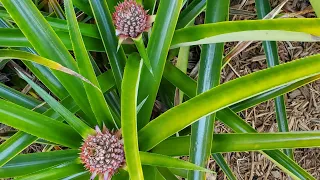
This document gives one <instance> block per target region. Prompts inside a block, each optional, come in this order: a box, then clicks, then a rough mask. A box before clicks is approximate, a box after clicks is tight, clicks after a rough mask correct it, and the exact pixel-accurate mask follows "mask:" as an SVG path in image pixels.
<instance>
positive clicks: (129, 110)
mask: <svg viewBox="0 0 320 180" xmlns="http://www.w3.org/2000/svg"><path fill="white" fill-rule="evenodd" d="M140 59H141V57H140V56H139V55H138V54H137V53H135V54H132V55H130V56H129V57H128V60H127V64H126V67H125V70H124V77H123V81H122V89H121V112H122V114H121V125H122V126H121V127H122V135H123V141H124V152H125V154H126V163H127V167H128V171H129V175H130V179H133V180H143V179H144V177H143V172H142V167H141V161H140V155H139V145H138V133H137V131H138V130H137V94H138V87H139V78H140V73H141V68H142V64H143V62H142V61H140Z"/></svg>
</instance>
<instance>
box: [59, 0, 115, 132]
mask: <svg viewBox="0 0 320 180" xmlns="http://www.w3.org/2000/svg"><path fill="white" fill-rule="evenodd" d="M64 5H65V10H66V16H67V22H68V26H69V30H70V37H71V42H72V45H73V49H74V54H75V57H76V59H77V63H78V68H79V72H80V73H81V74H82V75H83V76H84V77H86V78H87V79H88V80H89V81H91V82H92V83H93V84H94V85H95V86H97V87H98V88H99V89H96V88H95V87H93V86H91V85H90V84H87V83H84V84H83V85H84V87H85V90H86V94H87V96H88V100H89V103H90V105H91V109H92V111H93V113H94V114H95V117H96V119H97V121H98V122H97V123H98V125H99V126H100V127H102V124H103V123H105V125H107V127H108V128H109V129H112V128H114V127H115V126H116V127H117V125H116V123H115V121H114V119H113V117H112V114H111V112H110V109H109V107H108V105H107V103H106V101H105V99H104V96H103V93H102V91H101V90H100V85H99V83H98V80H97V78H96V75H95V72H94V70H93V67H92V64H91V62H90V58H89V55H88V52H87V50H86V47H85V44H84V43H83V40H82V36H81V33H80V30H79V26H78V23H77V18H76V15H75V12H74V10H73V4H72V1H71V0H66V1H65V2H64Z"/></svg>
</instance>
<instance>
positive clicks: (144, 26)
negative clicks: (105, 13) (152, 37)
mask: <svg viewBox="0 0 320 180" xmlns="http://www.w3.org/2000/svg"><path fill="white" fill-rule="evenodd" d="M115 9H116V11H115V12H114V13H113V16H112V17H113V22H114V24H115V26H116V32H117V35H118V36H119V38H120V39H122V40H124V39H126V38H137V37H138V36H139V35H140V34H141V33H143V32H146V31H148V30H149V29H150V27H151V24H152V22H153V18H152V16H150V15H148V14H147V12H148V11H145V10H144V9H143V7H142V6H141V5H139V4H137V3H136V2H135V1H134V0H125V1H124V2H122V3H119V4H118V6H116V7H115Z"/></svg>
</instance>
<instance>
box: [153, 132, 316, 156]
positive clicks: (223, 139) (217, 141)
mask: <svg viewBox="0 0 320 180" xmlns="http://www.w3.org/2000/svg"><path fill="white" fill-rule="evenodd" d="M213 136H214V137H213V139H214V140H213V141H212V149H211V152H212V153H219V152H220V153H225V152H244V151H258V150H272V149H283V148H311V147H319V146H320V132H312V131H311V132H279V133H230V134H227V133H224V134H214V135H213ZM179 148H180V150H179V151H174V150H175V149H179ZM189 148H190V137H189V136H181V137H173V138H169V139H168V140H166V141H164V142H162V143H160V144H159V145H158V146H156V147H155V148H154V149H152V152H154V153H159V154H163V155H168V156H184V155H188V153H189ZM173 149H174V150H173Z"/></svg>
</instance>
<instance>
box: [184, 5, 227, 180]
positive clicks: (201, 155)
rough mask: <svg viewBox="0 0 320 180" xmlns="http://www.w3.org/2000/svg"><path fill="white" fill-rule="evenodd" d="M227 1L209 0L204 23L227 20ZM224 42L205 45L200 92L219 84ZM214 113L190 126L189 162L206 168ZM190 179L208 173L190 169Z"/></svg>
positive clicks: (202, 54) (200, 76) (203, 176)
mask: <svg viewBox="0 0 320 180" xmlns="http://www.w3.org/2000/svg"><path fill="white" fill-rule="evenodd" d="M229 3H230V1H228V0H216V1H207V10H206V18H205V23H216V22H220V21H225V20H227V17H228V14H229ZM223 47H224V44H223V43H219V44H206V45H203V46H202V49H201V58H200V69H199V78H198V84H197V85H198V86H197V94H201V93H204V92H206V91H208V90H209V89H211V88H213V87H215V86H218V85H219V84H220V73H221V62H222V56H223ZM215 116H216V115H215V114H211V115H209V116H205V117H202V118H201V119H200V120H199V121H197V122H195V123H193V124H192V126H191V148H190V162H192V163H195V164H197V165H199V166H202V167H205V166H206V165H207V162H208V160H209V156H210V154H211V152H210V151H211V145H212V144H211V142H212V137H213V136H212V135H213V133H214V122H215ZM188 179H190V180H198V179H199V180H200V179H203V180H204V179H206V174H205V173H202V172H199V171H189V173H188Z"/></svg>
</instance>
